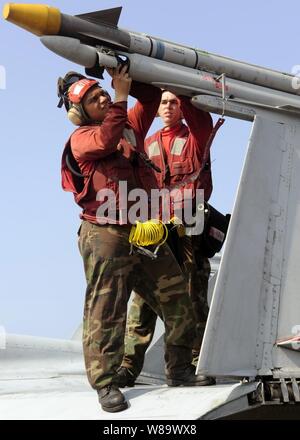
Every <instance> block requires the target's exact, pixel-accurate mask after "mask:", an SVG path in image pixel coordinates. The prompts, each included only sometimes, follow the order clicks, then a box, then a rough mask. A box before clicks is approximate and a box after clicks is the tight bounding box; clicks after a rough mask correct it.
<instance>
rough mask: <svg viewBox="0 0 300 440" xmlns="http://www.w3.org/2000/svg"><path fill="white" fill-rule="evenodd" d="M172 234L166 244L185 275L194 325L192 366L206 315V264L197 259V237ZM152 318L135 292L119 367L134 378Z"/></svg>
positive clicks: (150, 335) (148, 338)
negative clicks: (126, 370) (168, 244)
mask: <svg viewBox="0 0 300 440" xmlns="http://www.w3.org/2000/svg"><path fill="white" fill-rule="evenodd" d="M174 234H177V232H176V231H174V233H172V234H171V237H170V239H171V242H170V245H172V246H171V248H172V251H173V252H174V254H175V256H176V259H177V261H178V262H179V264H180V265H181V267H182V268H183V271H184V274H185V276H186V279H187V282H188V292H189V296H190V298H191V301H192V306H193V313H194V318H195V322H196V338H195V340H194V343H193V364H194V365H196V364H197V361H198V357H199V351H200V348H201V343H202V339H203V335H204V330H205V325H206V320H207V316H208V304H207V288H208V279H209V275H210V263H209V260H208V258H206V257H203V256H201V250H200V249H199V239H198V238H199V236H191V237H188V236H184V237H181V238H178V237H176V236H175V237H174ZM174 238H175V240H174ZM156 319H157V314H156V313H155V311H153V310H152V309H151V308H150V307H149V306H148V304H147V303H145V301H144V300H143V299H142V298H141V297H140V296H139V295H138V294H137V293H135V294H134V297H133V300H132V304H131V307H130V310H129V315H128V320H127V327H126V337H125V354H124V358H123V361H122V366H124V367H127V368H129V369H130V370H131V371H132V373H133V374H134V375H135V376H136V377H137V376H138V375H139V374H140V372H141V370H142V368H143V364H144V357H145V353H146V350H147V348H148V347H149V345H150V343H151V341H152V338H153V335H154V331H155V324H156Z"/></svg>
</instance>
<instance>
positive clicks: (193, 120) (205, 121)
mask: <svg viewBox="0 0 300 440" xmlns="http://www.w3.org/2000/svg"><path fill="white" fill-rule="evenodd" d="M178 98H179V100H180V108H181V111H182V114H183V117H184V119H185V120H186V123H187V125H188V127H189V130H190V136H192V138H193V140H194V142H195V143H196V144H197V147H198V151H199V153H203V149H204V148H205V145H206V142H207V140H208V138H209V135H210V133H211V131H212V129H213V121H212V117H211V116H210V114H209V113H207V112H204V111H203V110H199V109H197V108H196V107H194V106H193V105H192V104H191V102H190V98H187V97H186V96H179V97H178Z"/></svg>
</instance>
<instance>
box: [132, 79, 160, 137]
mask: <svg viewBox="0 0 300 440" xmlns="http://www.w3.org/2000/svg"><path fill="white" fill-rule="evenodd" d="M130 95H131V96H133V97H134V98H136V99H137V102H136V104H135V106H134V107H133V108H131V109H130V110H129V111H128V122H129V123H130V125H131V126H132V128H133V129H134V130H135V131H136V132H137V133H139V134H140V136H141V137H142V139H145V137H146V135H147V132H148V130H149V128H150V126H151V124H152V122H153V119H154V118H155V116H156V114H157V110H158V107H159V104H160V100H161V90H160V89H159V88H157V87H154V86H151V85H148V84H144V83H140V82H137V81H132V85H131V89H130Z"/></svg>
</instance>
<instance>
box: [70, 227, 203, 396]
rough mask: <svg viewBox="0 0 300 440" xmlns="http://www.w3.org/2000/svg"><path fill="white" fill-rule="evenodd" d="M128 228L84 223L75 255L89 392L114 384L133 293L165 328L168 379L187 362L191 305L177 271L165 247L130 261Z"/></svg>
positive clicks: (132, 257) (188, 362) (191, 330)
mask: <svg viewBox="0 0 300 440" xmlns="http://www.w3.org/2000/svg"><path fill="white" fill-rule="evenodd" d="M129 232H130V227H129V226H118V225H105V226H100V225H99V226H98V225H95V224H92V223H89V222H87V221H83V223H82V226H81V231H80V236H79V249H80V253H81V255H82V258H83V262H84V269H85V275H86V281H87V289H86V298H85V308H84V318H83V350H84V359H85V366H86V371H87V376H88V379H89V382H90V384H91V386H92V387H93V388H95V389H100V388H102V387H104V386H106V385H108V384H109V383H112V382H113V381H114V376H115V373H116V370H117V369H118V368H119V367H120V365H121V363H122V359H123V354H124V337H125V328H126V316H127V302H128V299H129V297H130V293H131V291H132V290H133V289H134V291H135V292H137V293H138V294H139V295H140V297H142V298H143V299H144V300H145V301H146V302H147V304H148V305H149V306H150V307H151V308H152V309H153V310H155V313H156V314H158V315H159V316H160V317H161V318H162V320H163V321H164V324H165V347H166V350H165V362H166V374H167V375H168V376H169V377H174V376H178V375H180V373H181V372H182V371H184V370H185V368H186V367H187V366H188V365H189V364H190V362H191V358H192V357H191V348H192V341H193V339H194V325H195V323H194V318H193V313H192V305H191V301H190V299H189V296H188V295H187V285H186V281H185V278H184V276H183V274H182V272H181V269H180V266H179V265H178V263H177V261H176V259H175V258H174V256H173V254H172V252H171V251H170V249H169V247H168V245H167V244H165V245H163V246H162V247H161V248H160V251H159V254H158V258H157V259H156V260H151V259H150V258H149V257H147V256H143V255H140V254H134V255H129V252H130V244H129V242H128V237H129Z"/></svg>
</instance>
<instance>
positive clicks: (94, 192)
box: [62, 67, 201, 412]
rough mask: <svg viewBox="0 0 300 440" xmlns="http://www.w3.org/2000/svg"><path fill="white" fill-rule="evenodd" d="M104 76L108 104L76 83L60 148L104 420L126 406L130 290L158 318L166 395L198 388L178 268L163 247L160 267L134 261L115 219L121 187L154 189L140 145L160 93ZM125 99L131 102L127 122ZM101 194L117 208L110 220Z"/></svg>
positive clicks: (124, 229)
mask: <svg viewBox="0 0 300 440" xmlns="http://www.w3.org/2000/svg"><path fill="white" fill-rule="evenodd" d="M110 73H111V74H112V78H113V86H114V89H115V99H114V102H111V99H110V96H109V95H108V93H107V92H105V91H104V90H103V89H102V88H101V87H100V86H99V84H98V83H97V82H96V81H95V80H89V79H81V80H79V81H77V82H75V83H74V84H73V85H72V86H71V87H70V88H69V89H68V91H67V94H66V95H65V96H64V99H66V100H67V103H68V106H67V108H69V107H70V108H69V111H68V116H69V118H70V120H72V121H73V122H74V123H75V124H76V125H79V128H77V129H76V130H75V131H74V133H73V134H72V135H71V137H70V138H69V140H68V142H67V144H66V146H65V150H64V153H63V157H62V185H63V188H64V189H65V190H66V191H71V192H73V194H74V198H75V201H76V202H77V203H78V204H79V205H80V206H81V207H82V209H83V211H82V214H81V218H82V220H83V221H82V224H81V227H80V233H79V249H80V252H81V255H82V258H83V262H84V269H85V275H86V280H87V290H86V298H85V308H84V322H83V347H84V358H85V365H86V371H87V376H88V379H89V382H90V384H91V386H92V387H93V388H94V389H95V390H96V391H97V392H98V396H99V401H100V403H101V405H102V408H103V410H105V411H108V412H116V411H122V410H124V409H126V408H127V406H128V405H127V402H126V401H125V398H124V396H123V394H122V393H121V392H120V390H119V388H118V386H117V384H116V380H117V378H116V372H117V370H118V368H119V367H120V365H121V362H122V358H123V352H124V335H125V326H126V312H127V301H128V298H129V296H130V293H131V290H132V289H134V290H135V291H136V292H138V294H139V295H140V296H141V297H143V298H144V300H145V301H147V304H149V305H150V306H151V307H152V308H153V309H154V310H155V311H156V313H158V314H159V315H160V316H163V317H164V322H165V331H166V356H165V360H166V374H167V379H168V380H169V381H170V385H172V381H173V380H176V381H177V380H180V381H181V383H182V384H186V385H198V382H199V380H200V381H201V377H200V378H199V376H196V375H195V374H194V370H193V369H191V366H190V363H191V341H192V340H193V337H194V321H193V316H192V306H191V302H190V300H189V297H188V295H187V294H186V289H187V286H186V282H185V279H184V277H183V275H182V273H181V271H180V269H179V267H178V264H177V263H176V260H175V259H174V257H173V255H172V253H171V251H170V250H169V248H168V246H167V245H162V246H161V248H160V250H159V253H158V258H157V259H156V260H151V259H150V258H148V257H147V256H144V255H141V254H139V253H135V254H133V255H132V254H131V248H130V244H129V241H128V240H129V234H130V230H131V224H129V223H128V221H127V219H126V218H125V217H124V215H123V214H124V212H123V211H122V209H121V208H122V207H121V205H122V203H123V202H124V200H123V202H122V200H121V195H120V191H119V183H120V182H123V183H124V182H125V183H126V185H127V189H128V191H129V190H130V189H135V188H142V189H144V190H145V191H146V192H147V193H149V192H150V189H151V188H153V187H155V186H156V182H155V176H154V174H153V170H152V169H151V168H149V166H147V164H146V163H145V161H143V160H142V159H141V154H140V153H143V152H144V139H145V136H146V133H147V131H148V129H149V127H150V125H151V123H152V121H153V119H154V117H155V115H156V112H157V109H158V106H159V103H160V97H161V92H160V90H159V89H157V88H156V87H153V86H147V85H144V84H141V83H136V82H132V80H131V78H130V77H129V76H128V73H126V67H123V68H117V69H115V70H112V71H111V72H110ZM129 92H130V93H131V95H133V96H134V97H136V98H137V102H136V104H135V106H134V107H133V108H132V109H130V110H129V111H128V112H127V99H128V94H129ZM103 191H104V193H105V191H106V194H113V195H114V196H115V198H116V200H115V205H114V209H110V210H109V211H110V216H108V217H107V218H106V219H103V212H104V211H105V210H103V207H104V206H105V203H107V200H105V198H103V197H102V195H103ZM121 202H122V203H121ZM122 206H123V205H122ZM103 220H105V221H103Z"/></svg>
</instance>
